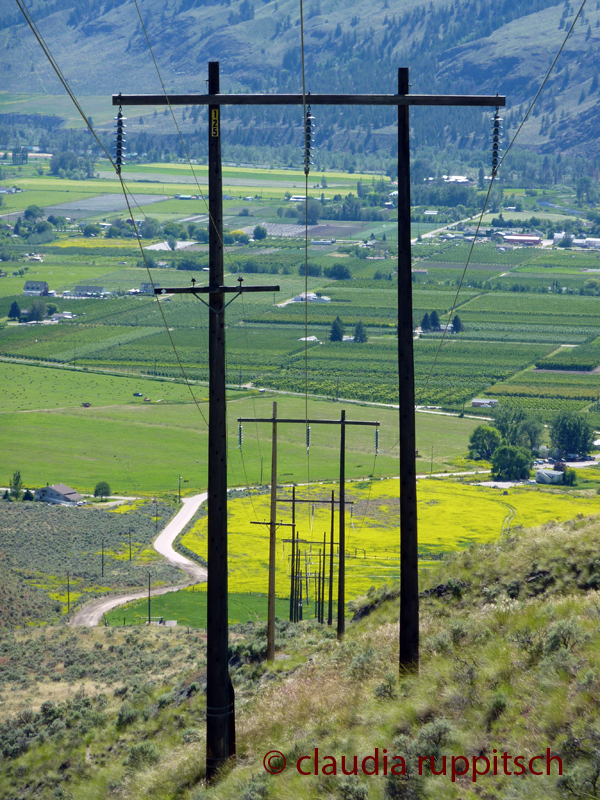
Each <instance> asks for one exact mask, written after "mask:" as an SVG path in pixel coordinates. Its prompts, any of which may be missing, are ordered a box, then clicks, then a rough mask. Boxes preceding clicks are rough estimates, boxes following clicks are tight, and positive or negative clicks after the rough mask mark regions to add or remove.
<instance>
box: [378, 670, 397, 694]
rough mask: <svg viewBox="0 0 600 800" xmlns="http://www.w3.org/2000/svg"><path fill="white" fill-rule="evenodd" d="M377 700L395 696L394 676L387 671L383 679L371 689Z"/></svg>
mask: <svg viewBox="0 0 600 800" xmlns="http://www.w3.org/2000/svg"><path fill="white" fill-rule="evenodd" d="M373 693H374V695H375V697H377V699H378V700H393V699H394V697H395V696H396V676H395V675H394V673H393V672H387V673H386V675H385V678H384V679H383V681H382V682H381V683H380V684H378V685H377V686H376V687H375V689H374V690H373Z"/></svg>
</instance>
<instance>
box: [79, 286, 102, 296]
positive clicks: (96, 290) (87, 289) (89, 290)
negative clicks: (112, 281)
mask: <svg viewBox="0 0 600 800" xmlns="http://www.w3.org/2000/svg"><path fill="white" fill-rule="evenodd" d="M104 294H106V292H105V290H104V286H76V287H75V288H74V289H73V297H102V295H104Z"/></svg>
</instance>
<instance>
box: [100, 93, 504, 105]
mask: <svg viewBox="0 0 600 800" xmlns="http://www.w3.org/2000/svg"><path fill="white" fill-rule="evenodd" d="M303 102H304V99H303V97H302V95H301V94H217V95H215V94H171V95H168V96H167V95H164V94H114V95H113V98H112V103H113V106H118V105H123V106H166V105H171V106H225V105H230V106H301V105H302V104H303ZM310 104H311V105H313V106H319V105H320V106H492V107H496V106H499V107H500V106H504V105H506V98H505V97H500V96H498V95H489V96H487V97H486V96H485V95H468V94H466V95H460V94H457V95H451V94H446V95H443V94H442V95H439V94H412V95H409V94H311V95H310Z"/></svg>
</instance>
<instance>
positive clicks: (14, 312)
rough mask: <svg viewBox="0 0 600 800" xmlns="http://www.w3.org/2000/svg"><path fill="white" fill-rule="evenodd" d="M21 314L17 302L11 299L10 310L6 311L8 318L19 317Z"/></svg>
mask: <svg viewBox="0 0 600 800" xmlns="http://www.w3.org/2000/svg"><path fill="white" fill-rule="evenodd" d="M20 316H21V309H20V308H19V304H18V303H17V301H16V300H13V301H12V303H11V304H10V311H9V312H8V318H9V319H19V317H20Z"/></svg>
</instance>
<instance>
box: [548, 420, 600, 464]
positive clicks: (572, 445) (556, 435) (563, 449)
mask: <svg viewBox="0 0 600 800" xmlns="http://www.w3.org/2000/svg"><path fill="white" fill-rule="evenodd" d="M550 441H551V442H552V444H553V446H554V447H555V448H556V449H557V450H558V451H559V452H560V454H561V455H567V454H568V453H577V454H581V455H586V454H587V453H589V452H590V450H591V449H592V447H593V445H594V429H593V428H592V426H591V425H590V424H589V422H587V420H585V419H584V418H583V417H582V416H581V414H578V413H577V412H575V411H561V412H560V413H559V414H557V415H556V417H554V421H553V422H552V425H551V427H550Z"/></svg>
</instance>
